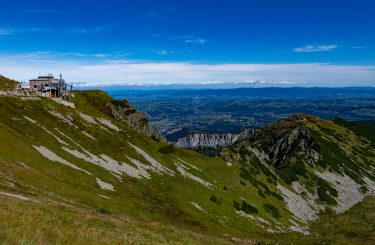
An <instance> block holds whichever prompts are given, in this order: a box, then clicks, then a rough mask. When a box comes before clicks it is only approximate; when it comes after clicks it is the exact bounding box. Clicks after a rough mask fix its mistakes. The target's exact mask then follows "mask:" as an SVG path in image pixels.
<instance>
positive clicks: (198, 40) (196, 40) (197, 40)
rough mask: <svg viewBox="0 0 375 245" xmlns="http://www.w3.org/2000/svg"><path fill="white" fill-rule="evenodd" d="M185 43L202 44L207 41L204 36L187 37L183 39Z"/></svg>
mask: <svg viewBox="0 0 375 245" xmlns="http://www.w3.org/2000/svg"><path fill="white" fill-rule="evenodd" d="M185 43H190V44H195V45H203V44H206V43H207V40H206V39H204V38H188V39H186V40H185Z"/></svg>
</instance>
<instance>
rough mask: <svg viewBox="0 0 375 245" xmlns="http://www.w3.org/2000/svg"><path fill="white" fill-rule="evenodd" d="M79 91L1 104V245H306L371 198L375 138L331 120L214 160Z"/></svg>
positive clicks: (296, 125) (294, 126) (297, 120)
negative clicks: (325, 216) (58, 98)
mask: <svg viewBox="0 0 375 245" xmlns="http://www.w3.org/2000/svg"><path fill="white" fill-rule="evenodd" d="M74 95H75V96H74V98H73V99H72V103H73V105H70V106H66V105H63V104H60V103H56V102H55V101H52V100H50V99H47V98H35V99H31V100H22V99H20V98H16V97H0V115H1V116H0V199H1V207H2V208H1V209H0V210H1V211H0V217H1V218H0V220H1V222H0V240H1V241H2V242H4V243H19V242H22V243H32V244H40V243H49V242H55V241H56V242H57V243H111V244H113V243H125V242H128V243H143V244H144V243H153V244H155V243H173V244H191V243H201V244H209V243H212V244H221V243H222V244H226V243H243V244H253V243H255V242H254V241H261V242H270V243H274V242H275V241H279V242H281V243H284V242H285V243H288V241H289V238H295V237H304V238H306V239H304V241H306V243H310V242H312V241H314V239H315V238H316V237H315V236H316V232H315V231H314V232H310V231H309V222H312V221H313V222H316V221H314V220H317V219H318V218H319V216H320V215H321V213H322V212H323V211H324V213H330V215H331V216H334V214H333V213H335V211H337V212H339V213H342V212H344V211H346V210H348V209H349V208H350V207H351V206H353V205H355V204H357V203H359V202H360V201H362V199H363V198H364V197H365V196H367V195H373V194H374V191H375V185H374V180H375V177H374V162H375V155H374V153H375V152H374V148H373V146H372V144H371V142H370V140H369V139H367V138H365V137H362V136H359V135H357V134H355V133H354V132H353V131H351V130H349V129H347V128H346V127H344V126H340V125H338V124H335V123H334V122H331V121H324V120H320V119H318V118H315V117H311V116H307V115H295V116H292V117H290V118H289V119H288V120H285V121H280V122H277V123H275V124H272V125H270V126H268V127H266V128H264V129H262V130H259V131H258V132H257V135H256V137H255V138H254V139H251V140H250V139H248V140H244V141H241V142H237V143H236V144H234V145H233V146H231V147H229V148H225V149H223V151H222V153H221V156H220V157H216V158H210V157H206V156H202V155H200V154H198V153H196V152H192V151H189V150H185V149H180V148H177V147H173V146H171V145H168V144H166V143H164V142H163V139H161V138H160V137H159V136H158V135H157V133H155V132H150V131H149V130H148V129H147V128H148V124H147V121H146V120H145V119H144V117H142V116H141V115H139V114H136V115H134V113H137V112H135V111H134V109H133V108H132V107H131V105H129V104H128V103H127V102H126V101H116V100H113V99H112V98H111V97H109V96H108V95H106V94H105V93H103V92H101V91H76V92H75V94H74ZM147 134H148V135H151V137H150V136H147ZM36 229H37V230H38V232H35V230H36ZM77 234H78V235H77ZM305 235H306V237H305Z"/></svg>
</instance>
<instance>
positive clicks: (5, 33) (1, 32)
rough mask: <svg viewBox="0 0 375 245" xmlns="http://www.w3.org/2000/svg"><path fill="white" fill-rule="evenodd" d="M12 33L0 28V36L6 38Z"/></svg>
mask: <svg viewBox="0 0 375 245" xmlns="http://www.w3.org/2000/svg"><path fill="white" fill-rule="evenodd" d="M11 34H12V31H11V30H9V29H5V28H0V36H8V35H11Z"/></svg>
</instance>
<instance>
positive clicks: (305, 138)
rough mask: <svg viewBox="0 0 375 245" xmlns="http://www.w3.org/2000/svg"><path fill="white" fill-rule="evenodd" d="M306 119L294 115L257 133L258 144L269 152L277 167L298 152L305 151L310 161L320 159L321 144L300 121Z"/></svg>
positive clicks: (304, 153) (264, 150) (306, 158)
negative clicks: (319, 144)
mask: <svg viewBox="0 0 375 245" xmlns="http://www.w3.org/2000/svg"><path fill="white" fill-rule="evenodd" d="M304 120H305V119H304V118H303V116H300V115H293V116H291V117H289V118H288V119H286V120H284V121H280V122H278V123H275V124H272V125H270V126H268V127H266V128H264V129H262V130H260V131H259V132H258V133H257V136H256V145H257V146H258V147H259V148H260V149H261V150H262V151H263V152H265V153H266V154H268V158H269V159H270V160H271V162H273V164H274V166H275V167H276V168H281V167H284V166H285V164H286V162H287V159H288V158H289V157H290V156H292V155H296V154H298V153H303V154H302V155H304V156H305V160H307V161H308V162H309V163H316V162H317V161H319V159H320V155H319V146H318V144H317V143H316V142H315V140H314V139H313V138H312V137H311V132H310V130H309V129H308V128H307V127H306V126H305V125H303V124H302V123H300V122H302V121H304Z"/></svg>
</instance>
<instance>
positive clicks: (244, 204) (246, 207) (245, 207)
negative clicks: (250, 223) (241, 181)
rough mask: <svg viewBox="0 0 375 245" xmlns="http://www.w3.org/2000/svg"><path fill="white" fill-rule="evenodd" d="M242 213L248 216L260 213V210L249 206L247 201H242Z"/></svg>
mask: <svg viewBox="0 0 375 245" xmlns="http://www.w3.org/2000/svg"><path fill="white" fill-rule="evenodd" d="M241 210H242V211H244V212H245V213H247V214H250V213H258V209H257V208H256V207H254V206H252V205H250V204H248V203H247V202H246V201H245V200H242V208H241Z"/></svg>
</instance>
